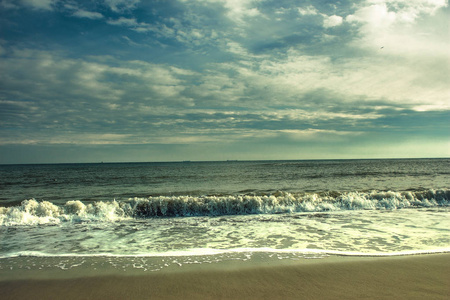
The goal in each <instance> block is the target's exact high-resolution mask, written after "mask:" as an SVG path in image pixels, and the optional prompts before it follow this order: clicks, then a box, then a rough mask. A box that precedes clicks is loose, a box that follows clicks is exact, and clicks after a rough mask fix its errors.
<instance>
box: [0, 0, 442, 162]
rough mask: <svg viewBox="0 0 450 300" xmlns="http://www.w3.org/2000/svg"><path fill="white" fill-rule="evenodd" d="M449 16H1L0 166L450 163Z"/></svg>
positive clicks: (19, 1) (105, 12)
mask: <svg viewBox="0 0 450 300" xmlns="http://www.w3.org/2000/svg"><path fill="white" fill-rule="evenodd" d="M449 20H450V7H449V5H448V1H447V0H366V1H335V0H315V1H313V0H310V1H294V0H166V1H163V0H160V1H158V0H151V1H150V0H149V1H144V0H96V1H74V0H0V163H35V162H37V163H45V162H98V161H105V162H106V161H179V160H226V159H255V160H257V159H328V158H381V157H449V156H450V150H449V149H450V125H449V124H450V51H449V49H450V35H449Z"/></svg>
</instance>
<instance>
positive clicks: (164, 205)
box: [0, 189, 450, 226]
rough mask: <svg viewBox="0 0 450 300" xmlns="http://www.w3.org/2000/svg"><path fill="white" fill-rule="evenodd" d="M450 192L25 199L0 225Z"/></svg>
mask: <svg viewBox="0 0 450 300" xmlns="http://www.w3.org/2000/svg"><path fill="white" fill-rule="evenodd" d="M449 199H450V190H448V189H447V190H427V191H420V192H394V191H387V192H384V191H371V192H358V191H355V192H345V193H338V194H337V195H331V194H327V193H324V194H321V195H319V194H314V193H313V194H291V193H286V192H277V193H275V194H273V195H228V196H200V197H198V196H158V197H149V198H132V199H129V200H127V201H115V200H114V201H111V202H103V201H98V202H94V203H90V204H87V205H86V204H84V203H82V202H81V201H78V200H72V201H68V202H67V203H65V204H64V205H61V206H58V205H55V204H53V203H50V202H48V201H36V200H34V199H30V200H25V201H23V202H22V204H21V205H20V206H16V207H6V208H5V207H4V208H1V209H0V225H2V226H15V225H35V224H58V223H60V222H75V223H76V222H86V221H90V222H117V221H121V220H124V219H129V218H149V217H183V216H221V215H248V214H275V213H292V212H325V211H345V210H394V209H403V208H416V207H437V206H449V205H450V200H449Z"/></svg>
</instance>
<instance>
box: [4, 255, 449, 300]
mask: <svg viewBox="0 0 450 300" xmlns="http://www.w3.org/2000/svg"><path fill="white" fill-rule="evenodd" d="M260 258H261V257H260ZM88 270H89V268H88V267H86V268H84V269H79V270H77V271H75V270H66V271H64V272H65V273H64V274H65V276H66V277H64V276H61V277H55V276H54V275H55V274H53V275H52V276H48V278H47V279H46V278H45V275H46V274H45V272H48V271H46V270H41V271H40V272H41V273H40V274H41V275H42V277H41V279H32V278H28V279H24V278H26V277H23V278H22V277H20V275H21V274H22V275H25V274H26V270H15V271H13V272H11V273H10V272H9V271H8V270H5V269H3V270H0V273H1V274H2V276H1V278H2V280H0V294H1V296H2V299H5V300H6V299H34V298H36V297H37V296H38V298H39V299H58V298H64V299H65V300H71V299H149V298H152V299H361V298H364V299H427V298H428V299H448V298H449V297H450V254H449V253H445V254H426V255H410V256H392V257H340V256H331V257H327V258H322V259H299V260H295V261H293V260H289V259H286V260H283V259H281V260H277V259H276V258H274V259H271V260H265V259H259V258H258V257H256V258H254V257H252V258H251V259H250V260H249V261H246V262H241V261H232V262H230V261H222V262H219V263H202V264H192V265H187V266H183V267H181V268H168V269H165V270H160V271H156V272H150V273H144V272H143V271H142V270H136V272H127V273H126V274H124V272H120V271H118V270H115V271H114V270H112V271H111V270H109V271H108V272H96V271H92V270H89V271H90V273H87V271H88ZM14 272H16V273H15V275H16V276H13V278H14V279H8V277H9V276H8V274H10V275H13V273H14ZM83 272H86V273H83ZM60 273H61V272H60ZM61 274H63V273H61ZM47 275H48V274H47ZM50 275H51V274H50ZM56 275H57V274H56ZM71 275H73V276H72V278H71ZM75 275H76V276H75ZM20 278H22V279H20Z"/></svg>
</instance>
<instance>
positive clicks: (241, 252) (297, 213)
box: [0, 159, 450, 276]
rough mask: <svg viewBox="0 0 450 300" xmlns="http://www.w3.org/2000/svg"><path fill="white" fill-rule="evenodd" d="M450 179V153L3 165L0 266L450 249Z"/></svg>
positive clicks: (169, 263)
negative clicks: (417, 156) (367, 157)
mask: <svg viewBox="0 0 450 300" xmlns="http://www.w3.org/2000/svg"><path fill="white" fill-rule="evenodd" d="M449 183H450V159H375V160H304V161H223V162H190V161H186V162H158V163H91V164H48V165H43V164H42V165H1V166H0V271H3V272H2V273H3V274H6V273H7V271H9V270H18V269H19V270H31V271H33V272H35V273H36V274H39V272H40V270H51V269H60V270H67V269H77V268H79V269H80V270H81V269H86V268H91V269H95V268H97V267H99V268H100V267H101V266H100V264H101V265H104V264H107V265H108V267H111V268H119V269H123V270H124V271H127V270H132V269H139V270H142V271H158V270H162V269H165V268H173V267H177V266H178V267H179V266H183V265H185V264H203V263H208V264H211V263H216V262H223V261H234V262H236V261H238V262H239V261H245V260H248V259H251V258H252V257H255V256H258V257H260V259H264V257H266V258H272V259H277V260H286V261H289V260H293V259H294V260H298V259H325V258H327V257H329V256H333V255H341V256H393V255H413V254H427V253H443V252H450V218H449V216H450V215H449V207H450V190H449V188H448V186H449ZM96 258H102V259H101V260H98V259H96ZM5 276H6V275H5Z"/></svg>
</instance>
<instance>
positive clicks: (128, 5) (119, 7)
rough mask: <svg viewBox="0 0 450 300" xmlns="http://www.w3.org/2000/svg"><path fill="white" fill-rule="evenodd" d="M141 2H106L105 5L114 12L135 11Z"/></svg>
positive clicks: (135, 0)
mask: <svg viewBox="0 0 450 300" xmlns="http://www.w3.org/2000/svg"><path fill="white" fill-rule="evenodd" d="M139 3H140V0H105V4H106V5H107V6H108V7H109V8H110V9H111V10H112V11H114V12H124V11H127V10H133V9H135V8H136V6H137V5H138V4H139Z"/></svg>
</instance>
